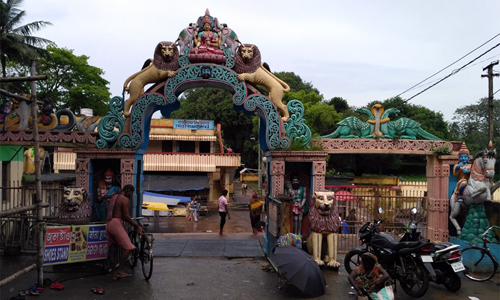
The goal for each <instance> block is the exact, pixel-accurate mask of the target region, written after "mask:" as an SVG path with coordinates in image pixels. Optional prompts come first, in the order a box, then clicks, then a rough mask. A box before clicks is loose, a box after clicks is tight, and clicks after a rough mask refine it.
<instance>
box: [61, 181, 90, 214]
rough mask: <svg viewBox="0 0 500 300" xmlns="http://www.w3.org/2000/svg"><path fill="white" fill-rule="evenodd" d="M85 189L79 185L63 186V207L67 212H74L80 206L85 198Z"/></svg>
mask: <svg viewBox="0 0 500 300" xmlns="http://www.w3.org/2000/svg"><path fill="white" fill-rule="evenodd" d="M84 197H85V189H84V188H80V187H65V188H64V195H63V209H64V210H65V211H67V212H75V211H77V210H78V209H79V208H80V205H81V204H82V202H83V200H84V199H85V198H84Z"/></svg>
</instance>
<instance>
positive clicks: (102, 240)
mask: <svg viewBox="0 0 500 300" xmlns="http://www.w3.org/2000/svg"><path fill="white" fill-rule="evenodd" d="M107 255H108V237H107V236H106V225H105V224H98V225H68V226H48V227H47V233H46V235H45V241H44V251H43V265H45V266H46V265H55V264H66V263H74V262H82V261H87V260H97V259H105V258H106V257H107Z"/></svg>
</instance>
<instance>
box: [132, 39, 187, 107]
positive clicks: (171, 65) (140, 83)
mask: <svg viewBox="0 0 500 300" xmlns="http://www.w3.org/2000/svg"><path fill="white" fill-rule="evenodd" d="M178 59H179V50H178V49H177V46H175V44H174V43H172V42H160V43H158V45H157V46H156V49H155V53H154V59H149V60H148V61H149V62H148V61H146V63H145V65H146V64H148V65H147V66H146V67H143V69H142V70H140V71H139V72H137V73H134V74H132V75H130V77H129V78H127V80H125V83H124V84H123V88H124V90H125V91H126V92H129V93H130V97H129V98H128V99H127V100H125V105H124V108H123V115H124V116H126V117H128V116H129V115H130V107H131V106H132V104H134V102H135V101H136V100H137V99H139V96H141V94H143V93H144V86H145V85H146V84H149V83H156V82H158V81H161V80H163V79H166V78H169V77H173V76H174V75H175V70H177V69H178V68H179V61H178Z"/></svg>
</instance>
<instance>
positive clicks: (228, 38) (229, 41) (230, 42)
mask: <svg viewBox="0 0 500 300" xmlns="http://www.w3.org/2000/svg"><path fill="white" fill-rule="evenodd" d="M219 30H220V34H221V36H222V38H221V45H226V47H227V48H229V52H230V53H231V56H232V57H234V56H235V54H236V51H237V50H238V47H239V46H240V44H241V42H240V41H239V40H238V36H237V35H236V32H234V31H233V30H232V29H231V28H228V27H227V24H226V23H222V24H220V25H219Z"/></svg>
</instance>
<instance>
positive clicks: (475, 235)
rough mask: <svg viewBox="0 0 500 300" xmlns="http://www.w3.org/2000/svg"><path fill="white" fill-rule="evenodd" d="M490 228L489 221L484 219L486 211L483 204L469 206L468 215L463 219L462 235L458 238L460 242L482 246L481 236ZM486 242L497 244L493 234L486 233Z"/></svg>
mask: <svg viewBox="0 0 500 300" xmlns="http://www.w3.org/2000/svg"><path fill="white" fill-rule="evenodd" d="M489 227H490V221H489V220H488V218H487V217H486V211H485V210H484V205H483V204H471V205H470V206H469V213H468V214H467V218H466V219H465V223H464V226H463V228H462V233H461V234H460V236H459V238H460V239H461V240H464V241H467V242H471V243H474V244H477V245H482V244H483V240H482V238H481V235H482V234H483V233H484V232H485V231H486V230H487V229H488V228H489ZM487 237H488V240H490V241H492V242H497V239H496V238H495V233H494V232H492V231H490V232H488V235H487Z"/></svg>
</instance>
